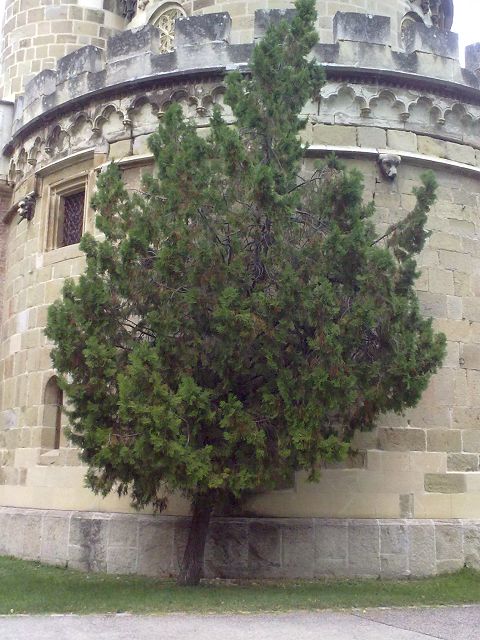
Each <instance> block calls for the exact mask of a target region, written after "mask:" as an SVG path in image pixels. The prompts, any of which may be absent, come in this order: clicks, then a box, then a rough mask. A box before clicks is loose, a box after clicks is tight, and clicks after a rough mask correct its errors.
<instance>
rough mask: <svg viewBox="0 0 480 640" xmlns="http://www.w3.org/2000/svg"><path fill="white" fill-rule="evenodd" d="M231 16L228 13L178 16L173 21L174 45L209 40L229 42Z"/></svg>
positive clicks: (195, 44) (207, 41)
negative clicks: (178, 17)
mask: <svg viewBox="0 0 480 640" xmlns="http://www.w3.org/2000/svg"><path fill="white" fill-rule="evenodd" d="M231 30H232V18H231V17H230V14H229V13H207V14H205V15H203V16H191V17H188V18H180V19H178V20H177V21H176V22H175V47H176V48H179V47H188V46H192V45H194V46H199V45H202V44H206V43H209V42H229V41H230V32H231Z"/></svg>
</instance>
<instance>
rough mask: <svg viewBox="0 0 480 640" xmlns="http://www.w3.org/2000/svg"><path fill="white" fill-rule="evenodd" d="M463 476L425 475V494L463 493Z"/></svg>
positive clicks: (455, 474) (465, 487)
mask: <svg viewBox="0 0 480 640" xmlns="http://www.w3.org/2000/svg"><path fill="white" fill-rule="evenodd" d="M466 490H467V486H466V481H465V476H464V475H463V474H461V473H426V474H425V491H427V493H465V492H466Z"/></svg>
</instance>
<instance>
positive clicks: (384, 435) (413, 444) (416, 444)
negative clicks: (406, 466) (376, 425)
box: [378, 428, 426, 451]
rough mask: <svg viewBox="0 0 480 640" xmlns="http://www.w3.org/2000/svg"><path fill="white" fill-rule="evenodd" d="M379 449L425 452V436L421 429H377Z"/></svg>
mask: <svg viewBox="0 0 480 640" xmlns="http://www.w3.org/2000/svg"><path fill="white" fill-rule="evenodd" d="M378 441H379V447H380V449H384V450H385V451H425V448H426V436H425V431H423V429H410V428H407V429H389V428H380V429H378Z"/></svg>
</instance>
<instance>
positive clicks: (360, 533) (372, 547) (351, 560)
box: [348, 520, 380, 576]
mask: <svg viewBox="0 0 480 640" xmlns="http://www.w3.org/2000/svg"><path fill="white" fill-rule="evenodd" d="M348 572H349V573H350V574H351V575H362V576H378V575H380V535H379V525H378V522H377V521H376V520H349V522H348Z"/></svg>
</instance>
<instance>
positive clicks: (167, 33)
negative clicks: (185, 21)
mask: <svg viewBox="0 0 480 640" xmlns="http://www.w3.org/2000/svg"><path fill="white" fill-rule="evenodd" d="M186 15H187V14H186V13H185V11H184V10H183V8H182V7H181V6H180V5H179V4H176V3H172V2H168V3H165V4H162V5H161V6H160V7H158V9H157V10H156V11H154V12H153V14H152V15H151V17H150V20H149V22H150V24H153V26H154V27H157V29H159V30H160V53H168V52H169V51H173V49H174V41H175V20H176V19H177V18H183V17H185V16H186Z"/></svg>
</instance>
